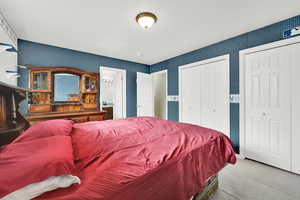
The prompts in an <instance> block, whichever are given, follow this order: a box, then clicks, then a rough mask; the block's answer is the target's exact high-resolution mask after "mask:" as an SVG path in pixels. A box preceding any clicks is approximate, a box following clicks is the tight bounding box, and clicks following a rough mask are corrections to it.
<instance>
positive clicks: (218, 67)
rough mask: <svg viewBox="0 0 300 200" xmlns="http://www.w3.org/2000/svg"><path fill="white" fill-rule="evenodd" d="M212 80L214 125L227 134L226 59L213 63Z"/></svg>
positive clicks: (227, 74)
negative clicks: (213, 82)
mask: <svg viewBox="0 0 300 200" xmlns="http://www.w3.org/2000/svg"><path fill="white" fill-rule="evenodd" d="M214 80H215V88H214V90H213V91H214V98H215V106H214V109H213V110H212V111H213V113H214V119H213V121H214V127H216V130H219V131H221V132H223V133H225V134H226V135H228V136H229V71H228V66H227V61H226V60H223V61H220V62H217V63H215V66H214Z"/></svg>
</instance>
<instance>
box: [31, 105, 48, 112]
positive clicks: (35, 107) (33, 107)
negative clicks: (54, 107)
mask: <svg viewBox="0 0 300 200" xmlns="http://www.w3.org/2000/svg"><path fill="white" fill-rule="evenodd" d="M50 111H51V107H50V105H30V107H29V112H32V113H39V112H50Z"/></svg>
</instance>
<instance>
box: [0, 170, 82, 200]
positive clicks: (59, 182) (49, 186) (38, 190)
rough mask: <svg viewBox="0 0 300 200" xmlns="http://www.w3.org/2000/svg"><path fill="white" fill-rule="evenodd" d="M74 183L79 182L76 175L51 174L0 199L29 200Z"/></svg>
mask: <svg viewBox="0 0 300 200" xmlns="http://www.w3.org/2000/svg"><path fill="white" fill-rule="evenodd" d="M74 183H78V184H80V179H79V178H78V177H77V176H72V175H67V174H65V175H61V176H51V177H49V178H48V179H46V180H44V181H42V182H38V183H32V184H30V185H27V186H25V187H23V188H21V189H19V190H16V191H14V192H12V193H10V194H8V195H6V196H5V197H3V198H2V199H1V200H16V199H22V200H31V199H34V198H36V197H38V196H40V195H42V194H43V193H46V192H50V191H52V190H56V189H58V188H66V187H69V186H70V185H72V184H74Z"/></svg>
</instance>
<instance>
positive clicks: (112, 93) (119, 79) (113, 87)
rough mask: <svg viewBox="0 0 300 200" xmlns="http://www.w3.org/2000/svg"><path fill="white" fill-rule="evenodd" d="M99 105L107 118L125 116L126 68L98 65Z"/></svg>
mask: <svg viewBox="0 0 300 200" xmlns="http://www.w3.org/2000/svg"><path fill="white" fill-rule="evenodd" d="M100 107H101V109H103V110H106V111H107V117H108V119H121V118H126V116H127V114H126V70H122V69H115V68H110V67H100Z"/></svg>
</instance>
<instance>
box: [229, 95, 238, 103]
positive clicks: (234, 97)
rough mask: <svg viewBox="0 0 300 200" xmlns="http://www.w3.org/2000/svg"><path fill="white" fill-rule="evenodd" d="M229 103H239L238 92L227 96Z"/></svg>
mask: <svg viewBox="0 0 300 200" xmlns="http://www.w3.org/2000/svg"><path fill="white" fill-rule="evenodd" d="M229 102H230V103H240V95H239V94H231V95H230V96H229Z"/></svg>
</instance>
